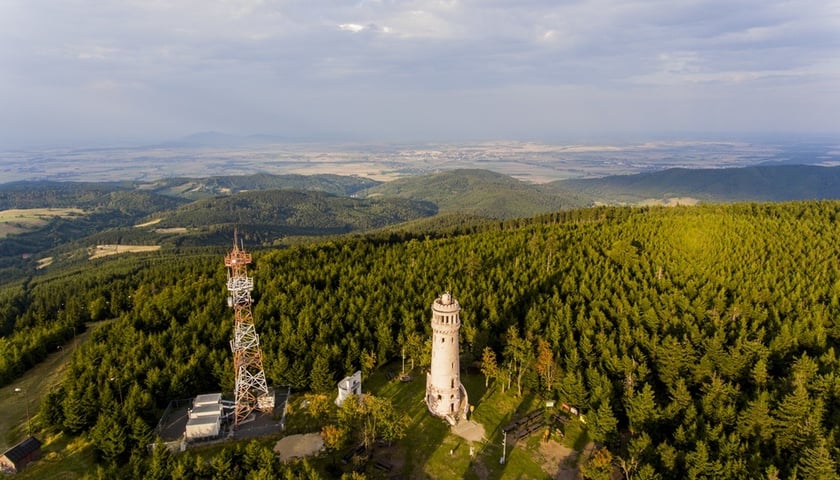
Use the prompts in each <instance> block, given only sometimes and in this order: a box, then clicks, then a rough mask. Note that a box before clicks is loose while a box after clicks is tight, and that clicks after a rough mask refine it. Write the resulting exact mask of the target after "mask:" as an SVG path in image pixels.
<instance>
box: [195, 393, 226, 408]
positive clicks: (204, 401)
mask: <svg viewBox="0 0 840 480" xmlns="http://www.w3.org/2000/svg"><path fill="white" fill-rule="evenodd" d="M221 402H222V394H221V393H205V394H204V395H199V396H197V397H195V399H194V400H193V408H196V407H200V406H202V405H215V404H219V403H221Z"/></svg>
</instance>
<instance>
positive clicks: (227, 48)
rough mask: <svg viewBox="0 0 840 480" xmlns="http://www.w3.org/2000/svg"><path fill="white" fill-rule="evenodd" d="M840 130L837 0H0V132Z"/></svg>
mask: <svg viewBox="0 0 840 480" xmlns="http://www.w3.org/2000/svg"><path fill="white" fill-rule="evenodd" d="M209 130H213V131H222V132H227V133H231V134H238V135H244V134H252V133H268V134H277V135H284V136H288V137H292V138H307V139H357V140H361V141H380V140H382V141H441V140H446V141H457V140H486V139H505V140H515V139H537V140H546V141H551V140H554V139H567V138H574V137H577V136H596V137H609V136H610V135H615V136H628V135H630V136H645V135H669V134H674V135H689V134H694V133H698V132H700V133H725V134H736V135H737V134H741V133H761V132H786V133H808V132H818V133H831V134H838V133H840V0H784V1H783V0H702V1H698V0H593V1H588V0H587V1H575V0H437V1H433V0H404V1H401V0H361V1H337V0H335V1H331V0H299V1H290V0H1V1H0V147H2V146H15V145H26V144H44V143H51V144H61V143H73V144H83V143H85V142H88V143H91V144H102V143H108V142H121V141H146V140H152V139H171V138H176V137H179V136H182V135H188V134H191V133H194V132H199V131H209Z"/></svg>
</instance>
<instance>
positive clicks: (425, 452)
mask: <svg viewBox="0 0 840 480" xmlns="http://www.w3.org/2000/svg"><path fill="white" fill-rule="evenodd" d="M86 336H87V333H86V334H85V335H80V336H79V338H78V341H79V343H81V342H82V341H83V340H84V339H85V338H86ZM73 348H74V342H70V343H69V344H68V345H65V347H64V350H63V351H62V352H58V353H54V354H52V355H50V356H49V357H48V358H47V360H46V361H44V362H42V363H41V364H39V365H38V366H36V367H35V368H34V369H32V370H31V371H29V372H27V374H26V375H25V376H24V377H23V378H21V379H20V380H19V381H17V382H15V383H14V384H13V385H9V386H7V387H3V388H2V389H0V409H3V410H2V411H4V412H7V413H8V415H3V416H0V428H2V430H0V431H2V433H3V439H4V440H6V441H7V443H8V446H11V445H13V444H14V443H16V442H17V441H20V440H22V439H23V438H25V436H26V406H25V403H24V402H23V398H24V397H22V396H21V395H20V394H15V393H14V388H16V387H17V388H23V389H24V390H25V391H28V392H30V393H31V396H30V401H31V403H30V414H32V415H33V418H34V421H33V423H32V426H33V433H35V434H36V436H38V438H39V439H41V440H42V441H43V442H44V446H43V449H42V451H43V456H42V459H41V460H39V461H38V462H35V463H33V464H32V465H31V466H30V467H28V468H27V469H25V470H24V471H23V472H22V473H21V474H19V475H18V477H19V478H22V479H36V478H59V479H76V478H80V477H82V476H83V475H84V474H86V473H90V472H93V471H95V469H96V464H95V462H94V460H93V451H92V450H93V449H92V447H91V444H90V443H89V442H88V441H86V440H85V439H84V438H72V437H69V438H68V437H67V436H65V435H62V434H58V435H49V434H47V433H46V432H44V431H41V430H40V429H39V426H38V422H37V417H35V416H34V414H35V413H36V411H37V408H38V407H37V405H38V403H39V401H40V398H41V395H43V394H44V393H45V392H46V391H48V389H49V388H50V387H51V386H52V385H54V384H56V383H57V382H58V381H59V379H60V378H61V375H62V374H63V372H64V367H65V362H66V360H68V359H69V355H71V354H72V349H73ZM64 355H68V358H65V357H64ZM387 370H388V368H387V367H386V368H381V369H379V370H377V371H376V372H374V373H373V374H372V375H371V376H370V378H369V379H367V380H366V381H365V382H363V386H364V391H365V392H370V393H373V394H374V395H377V396H381V397H385V398H388V399H390V400H391V402H392V403H393V404H394V406H395V407H396V408H397V409H398V410H399V411H401V412H404V413H405V414H406V415H408V417H409V418H410V425H409V428H408V429H407V432H406V437H405V438H404V439H402V440H400V441H399V442H396V443H395V444H394V446H393V447H391V448H380V449H378V450H377V451H376V452H375V453H374V458H375V459H376V460H378V461H384V462H386V463H389V464H391V465H392V466H394V470H393V471H392V472H390V473H389V475H402V476H404V477H406V478H466V479H478V478H489V479H508V478H511V479H512V478H516V479H545V478H549V476H548V474H547V473H545V472H544V471H543V470H542V466H541V463H540V462H541V455H540V454H539V448H540V440H539V434H534V435H533V436H532V437H530V438H528V439H527V440H525V441H523V442H519V443H517V444H516V445H512V443H513V442H512V441H510V442H509V443H508V446H507V451H506V462H505V464H504V465H502V464H500V463H499V459H500V458H501V457H502V428H503V427H504V426H505V425H507V424H508V423H509V422H510V421H511V419H512V418H514V417H515V416H519V415H522V414H524V413H527V412H530V411H532V410H533V409H535V408H539V407H540V406H541V404H542V400H541V399H540V398H538V397H537V396H535V395H533V394H531V395H524V396H523V397H517V396H516V394H515V391H511V390H509V391H507V392H502V391H501V386H499V385H493V384H491V385H490V388H489V389H486V388H485V387H484V377H483V376H481V375H476V374H472V375H464V376H463V377H462V382H463V383H464V386H465V388H466V389H467V392H468V394H469V396H470V403H471V404H472V405H473V406H474V407H475V410H474V412H473V416H472V419H473V420H474V421H476V422H478V423H481V424H482V425H483V426H484V429H485V438H484V440H483V441H481V442H476V443H474V444H473V445H472V447H473V448H474V456H473V457H470V446H471V445H470V442H468V441H467V440H465V439H463V438H461V437H458V436H456V435H454V434H452V433H451V431H450V427H449V425H448V424H447V423H446V422H445V421H443V420H440V419H437V418H435V417H433V416H431V415H430V414H429V413H428V411H427V410H426V405H425V403H424V401H423V397H424V395H425V388H426V380H425V375H424V373H423V372H422V371H421V370H420V369H419V368H417V369H415V370H414V371H412V372H409V373H411V374H412V375H413V376H414V380H413V381H411V382H407V383H403V382H399V381H396V380H392V381H388V380H387V379H386V377H385V373H384V372H385V371H387ZM391 370H398V368H391ZM295 397H297V398H294V397H293V398H292V399H291V400H292V402H293V405H294V407H293V409H292V414H291V415H290V416H288V417H287V421H288V422H289V423H288V425H289V427H293V428H290V429H289V430H287V432H286V434H289V433H302V432H304V431H318V430H320V426H321V424H322V423H323V421H318V420H316V419H313V418H311V416H310V415H309V414H308V413H307V412H306V409H304V408H302V407H301V404H300V403H301V401H302V400H303V395H300V396H297V395H296V396H295ZM290 430H294V432H290ZM277 439H278V438H277V437H272V438H262V439H259V441H260V443H263V444H265V445H267V446H273V444H274V442H276V441H277ZM563 442H564V443H565V444H566V445H568V446H570V447H572V448H574V449H576V450H578V451H580V450H581V449H582V448H583V447H584V446H585V445H586V444H587V443H588V442H589V439H588V436H587V434H586V430H585V428H584V425H582V424H580V423H579V422H572V423H570V424H569V425H567V427H566V429H565V438H564V441H563ZM229 446H230V444H228V443H225V444H217V445H212V446H207V447H202V448H199V449H195V450H194V451H193V453H194V454H197V455H198V456H200V457H202V458H210V457H212V456H213V455H215V454H216V453H218V452H219V451H220V450H221V449H222V448H226V447H229ZM332 462H333V457H332V456H331V455H322V456H321V457H318V458H313V459H310V464H312V465H313V466H314V467H315V468H316V469H318V470H320V471H322V472H326V471H327V470H328V468H329V467H330V464H332ZM346 468H347V467H342V469H346ZM365 473H366V474H367V475H368V478H380V477H383V474H382V472H379V471H377V470H375V469H374V468H373V465H372V463H370V464H368V466H367V471H366V472H365Z"/></svg>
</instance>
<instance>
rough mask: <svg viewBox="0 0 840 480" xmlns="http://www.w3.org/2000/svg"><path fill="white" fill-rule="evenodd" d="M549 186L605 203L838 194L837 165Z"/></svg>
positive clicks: (671, 173) (679, 171)
mask: <svg viewBox="0 0 840 480" xmlns="http://www.w3.org/2000/svg"><path fill="white" fill-rule="evenodd" d="M550 185H551V186H552V187H557V188H561V189H562V190H563V191H575V192H579V193H581V194H586V195H590V196H592V197H593V198H597V199H598V200H599V201H602V202H605V203H618V202H620V203H637V202H640V201H642V200H647V199H654V200H667V199H669V198H679V197H691V198H695V199H698V200H702V201H707V202H733V201H747V200H749V201H786V200H812V199H836V198H840V167H817V166H810V165H773V166H754V167H744V168H722V169H711V170H693V169H685V168H673V169H668V170H663V171H660V172H651V173H640V174H637V175H622V176H612V177H604V178H592V179H575V180H561V181H557V182H553V183H552V184H550Z"/></svg>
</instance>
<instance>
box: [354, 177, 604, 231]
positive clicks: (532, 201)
mask: <svg viewBox="0 0 840 480" xmlns="http://www.w3.org/2000/svg"><path fill="white" fill-rule="evenodd" d="M360 195H367V196H368V197H375V196H387V197H404V198H409V199H414V200H422V201H428V202H432V203H434V204H435V205H437V206H438V208H439V209H440V211H441V212H442V213H460V214H468V215H480V216H483V217H488V218H498V219H506V218H517V217H529V216H532V215H537V214H540V213H547V212H553V211H557V210H560V209H569V208H573V207H581V206H585V205H588V204H590V203H591V202H590V201H588V200H587V198H588V197H587V196H585V195H584V194H581V193H574V192H567V191H564V190H563V189H562V187H556V186H555V188H553V189H544V188H542V187H541V186H539V185H534V184H529V183H525V182H522V181H520V180H516V179H515V178H512V177H509V176H507V175H502V174H500V173H495V172H491V171H489V170H470V169H461V170H451V171H447V172H441V173H436V174H432V175H423V176H417V177H408V178H401V179H398V180H393V181H390V182H387V183H383V184H381V185H378V186H375V187H372V188H369V189H367V190H364V191H363V192H361V193H360Z"/></svg>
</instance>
